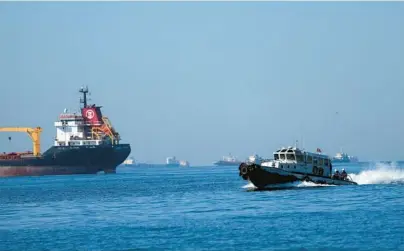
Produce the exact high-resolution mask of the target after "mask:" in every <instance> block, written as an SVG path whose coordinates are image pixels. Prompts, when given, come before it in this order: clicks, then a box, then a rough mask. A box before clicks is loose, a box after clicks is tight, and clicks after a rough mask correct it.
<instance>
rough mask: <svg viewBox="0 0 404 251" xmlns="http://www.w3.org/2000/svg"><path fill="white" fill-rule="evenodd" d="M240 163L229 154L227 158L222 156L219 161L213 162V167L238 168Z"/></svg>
mask: <svg viewBox="0 0 404 251" xmlns="http://www.w3.org/2000/svg"><path fill="white" fill-rule="evenodd" d="M241 163H242V161H239V160H238V159H237V158H236V157H233V156H232V155H231V153H230V154H229V156H223V157H222V159H221V160H218V161H215V162H213V165H215V166H239V165H240V164H241Z"/></svg>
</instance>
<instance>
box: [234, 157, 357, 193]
mask: <svg viewBox="0 0 404 251" xmlns="http://www.w3.org/2000/svg"><path fill="white" fill-rule="evenodd" d="M239 175H240V176H241V177H242V178H243V179H244V180H249V181H250V182H251V183H253V184H254V186H256V187H257V188H266V187H268V186H270V185H275V184H284V183H290V182H295V181H310V182H313V183H316V184H328V185H357V183H355V182H353V181H350V180H337V179H332V178H330V177H323V176H316V175H310V174H305V173H295V172H289V171H285V170H282V169H279V168H274V167H267V166H261V165H257V164H247V163H242V164H241V165H240V166H239Z"/></svg>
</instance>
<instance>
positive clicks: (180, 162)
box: [166, 156, 189, 167]
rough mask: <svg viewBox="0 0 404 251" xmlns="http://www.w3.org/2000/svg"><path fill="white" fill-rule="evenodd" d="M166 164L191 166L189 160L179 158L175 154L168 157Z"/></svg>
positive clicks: (170, 165)
mask: <svg viewBox="0 0 404 251" xmlns="http://www.w3.org/2000/svg"><path fill="white" fill-rule="evenodd" d="M166 166H169V167H179V166H180V167H189V162H188V161H186V160H177V158H176V157H175V156H173V157H168V158H167V159H166Z"/></svg>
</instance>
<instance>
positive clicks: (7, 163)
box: [0, 87, 131, 176]
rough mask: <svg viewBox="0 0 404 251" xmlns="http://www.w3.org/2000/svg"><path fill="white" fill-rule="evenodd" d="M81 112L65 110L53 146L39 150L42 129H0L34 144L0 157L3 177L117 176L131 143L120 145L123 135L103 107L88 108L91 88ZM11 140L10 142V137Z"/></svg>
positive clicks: (57, 127)
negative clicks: (25, 136)
mask: <svg viewBox="0 0 404 251" xmlns="http://www.w3.org/2000/svg"><path fill="white" fill-rule="evenodd" d="M80 93H82V95H83V98H81V99H80V103H81V104H83V106H82V107H81V113H68V112H67V109H65V110H64V112H63V113H62V114H60V116H59V120H58V121H56V122H55V127H56V138H55V141H54V145H53V146H52V147H50V148H49V149H48V150H47V151H46V152H44V153H43V154H41V151H40V134H41V132H42V129H41V128H40V127H37V128H23V127H0V132H25V133H27V134H28V135H29V136H30V137H31V139H32V141H33V152H23V153H9V154H6V153H4V154H0V176H34V175H63V174H95V173H97V172H100V171H104V172H105V173H115V172H116V167H117V166H118V165H120V164H121V163H122V162H123V161H124V160H125V159H126V158H127V157H128V156H129V154H130V152H131V148H130V145H129V144H121V143H120V135H119V134H118V132H117V131H116V130H115V129H114V128H113V127H112V125H111V123H110V121H109V119H108V118H107V117H105V116H103V115H102V112H101V106H96V105H88V104H87V94H88V88H83V87H82V88H81V89H80ZM9 139H11V138H10V137H9Z"/></svg>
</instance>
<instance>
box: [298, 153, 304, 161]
mask: <svg viewBox="0 0 404 251" xmlns="http://www.w3.org/2000/svg"><path fill="white" fill-rule="evenodd" d="M296 160H297V162H303V155H301V154H296Z"/></svg>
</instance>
